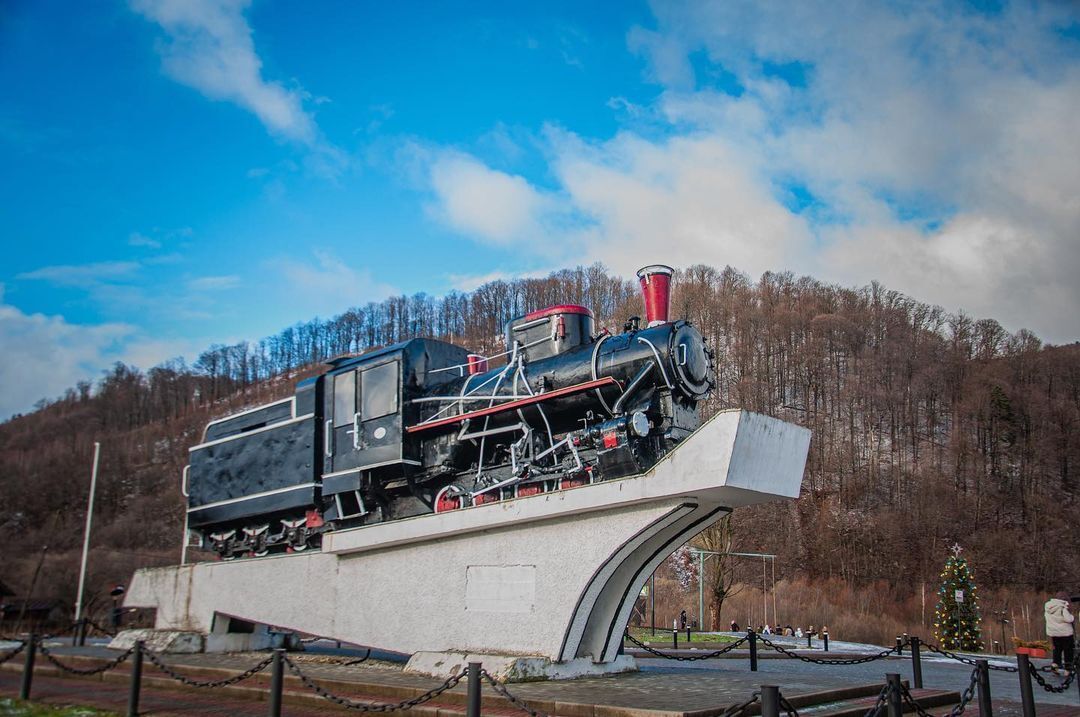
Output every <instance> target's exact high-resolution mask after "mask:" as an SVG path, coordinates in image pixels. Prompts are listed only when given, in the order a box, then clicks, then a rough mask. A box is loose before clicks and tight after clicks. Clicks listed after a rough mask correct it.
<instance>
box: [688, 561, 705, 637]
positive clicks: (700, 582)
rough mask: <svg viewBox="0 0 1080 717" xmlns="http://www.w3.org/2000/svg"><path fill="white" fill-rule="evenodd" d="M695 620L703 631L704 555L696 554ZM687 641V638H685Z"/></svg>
mask: <svg viewBox="0 0 1080 717" xmlns="http://www.w3.org/2000/svg"><path fill="white" fill-rule="evenodd" d="M697 619H698V629H699V630H704V629H705V554H704V553H702V552H701V551H700V550H699V551H698V554H697ZM687 639H689V638H687Z"/></svg>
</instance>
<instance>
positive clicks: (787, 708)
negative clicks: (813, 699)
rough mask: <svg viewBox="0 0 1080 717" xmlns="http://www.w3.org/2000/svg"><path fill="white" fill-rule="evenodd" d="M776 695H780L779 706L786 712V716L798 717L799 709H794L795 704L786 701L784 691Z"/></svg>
mask: <svg viewBox="0 0 1080 717" xmlns="http://www.w3.org/2000/svg"><path fill="white" fill-rule="evenodd" d="M778 696H779V697H780V706H781V707H783V708H784V711H785V712H787V714H788V717H799V711H798V710H797V709H795V705H793V704H791V703H790V702H788V699H787V697H784V693H782V692H780V693H778Z"/></svg>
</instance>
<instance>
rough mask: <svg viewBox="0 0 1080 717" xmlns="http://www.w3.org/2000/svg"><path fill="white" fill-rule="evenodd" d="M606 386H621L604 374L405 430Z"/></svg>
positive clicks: (441, 425) (514, 408)
mask: <svg viewBox="0 0 1080 717" xmlns="http://www.w3.org/2000/svg"><path fill="white" fill-rule="evenodd" d="M606 386H616V387H621V385H620V384H619V382H618V381H617V380H615V379H614V378H612V377H611V376H604V377H603V378H598V379H595V380H593V381H585V382H584V383H575V384H574V385H573V386H566V387H564V388H557V389H555V390H554V391H548V392H547V393H538V394H536V395H535V396H527V397H525V398H519V399H518V400H516V401H508V402H507V403H501V404H499V405H498V406H489V407H488V408H481V409H478V410H476V411H469V412H468V413H459V414H458V415H456V416H448V417H446V418H440V419H438V420H437V421H428V422H427V423H418V424H416V425H415V426H409V427H408V428H406V429H405V432H406V433H416V432H418V431H428V430H431V429H432V428H445V427H446V426H453V425H455V424H457V423H461V422H462V421H469V420H472V419H474V418H484V417H485V416H494V415H495V414H497V413H506V412H507V411H517V410H518V409H521V408H524V407H525V406H532V405H533V404H536V403H543V402H544V401H550V400H551V399H553V398H560V397H562V396H572V395H574V394H576V393H584V392H586V391H592V390H593V389H597V390H599V389H601V388H604V387H606Z"/></svg>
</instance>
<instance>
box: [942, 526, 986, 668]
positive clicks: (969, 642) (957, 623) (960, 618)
mask: <svg viewBox="0 0 1080 717" xmlns="http://www.w3.org/2000/svg"><path fill="white" fill-rule="evenodd" d="M960 553H961V548H960V546H959V545H954V546H953V549H952V555H950V556H949V559H948V560H947V561H946V562H945V569H944V570H942V571H941V581H942V582H941V590H939V591H938V604H937V607H936V608H935V609H934V635H935V637H936V638H937V641H938V644H939V645H941V646H942V647H943V648H945V649H947V650H965V651H970V652H979V651H981V650H982V649H983V643H982V635H981V634H980V630H979V621H980V620H981V618H980V617H979V597H978V589H977V588H976V587H975V579H974V576H973V575H972V574H971V570H970V569H969V568H968V564H967V560H966V559H964V558H962V557H961V556H960Z"/></svg>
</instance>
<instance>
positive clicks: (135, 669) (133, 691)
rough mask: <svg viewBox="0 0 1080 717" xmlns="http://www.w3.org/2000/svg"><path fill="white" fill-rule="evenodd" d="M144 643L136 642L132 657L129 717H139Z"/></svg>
mask: <svg viewBox="0 0 1080 717" xmlns="http://www.w3.org/2000/svg"><path fill="white" fill-rule="evenodd" d="M142 659H143V641H142V640H137V641H136V642H135V653H134V654H133V655H132V656H131V687H130V689H129V690H128V709H127V717H139V690H140V689H141V687H142Z"/></svg>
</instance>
